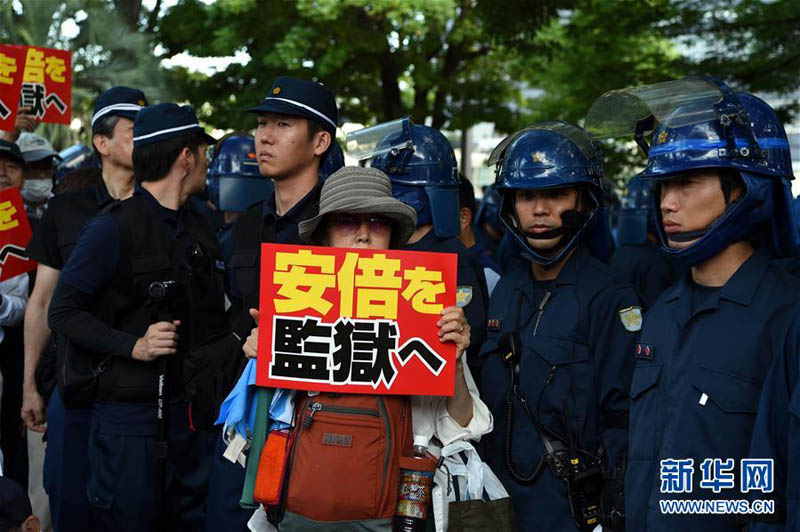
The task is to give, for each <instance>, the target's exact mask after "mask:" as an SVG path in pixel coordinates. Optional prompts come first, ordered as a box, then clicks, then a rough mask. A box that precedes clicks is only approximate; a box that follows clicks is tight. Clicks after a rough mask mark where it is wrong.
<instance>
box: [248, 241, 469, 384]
mask: <svg viewBox="0 0 800 532" xmlns="http://www.w3.org/2000/svg"><path fill="white" fill-rule="evenodd" d="M456 269H457V257H456V255H454V254H446V253H421V252H416V251H395V250H384V249H348V248H325V247H316V246H290V245H283V244H263V245H262V247H261V294H260V301H261V302H260V306H261V309H260V312H261V314H260V316H259V324H258V331H259V333H258V342H259V345H258V375H257V378H256V384H258V385H260V386H274V387H280V388H292V389H297V390H316V391H326V392H338V393H371V394H402V395H453V391H454V388H453V387H454V382H455V345H454V344H452V343H441V342H440V341H439V334H438V333H439V328H438V327H437V326H436V322H437V321H439V317H440V312H441V310H442V309H443V308H444V307H448V306H452V305H455V301H456Z"/></svg>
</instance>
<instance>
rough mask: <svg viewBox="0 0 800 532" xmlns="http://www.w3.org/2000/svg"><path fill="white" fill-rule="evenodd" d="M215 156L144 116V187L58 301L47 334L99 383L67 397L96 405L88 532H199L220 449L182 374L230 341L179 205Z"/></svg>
mask: <svg viewBox="0 0 800 532" xmlns="http://www.w3.org/2000/svg"><path fill="white" fill-rule="evenodd" d="M214 142H215V140H214V139H213V138H212V137H210V136H209V135H207V134H206V133H205V131H204V130H203V128H202V126H200V125H199V124H198V122H197V117H196V115H195V113H194V110H193V109H192V108H191V107H190V106H183V107H181V106H178V105H176V104H172V103H162V104H158V105H154V106H151V107H145V108H143V109H142V110H141V111H140V112H139V113H138V114H137V116H136V121H135V125H134V131H133V145H134V148H133V165H134V170H135V175H136V180H137V183H138V184H139V185H138V186H137V187H136V189H135V192H134V195H133V196H132V197H131V198H129V199H127V200H125V201H122V202H120V201H117V202H114V203H112V204H110V205H109V206H107V207H106V208H105V209H104V210H103V211H102V212H101V213H100V215H98V216H97V217H95V218H93V219H92V220H91V221H90V222H89V223H88V224H87V225H86V227H85V228H84V229H83V231H82V232H81V235H80V238H79V240H78V242H77V244H76V246H75V249H74V250H73V252H72V254H71V255H70V257H69V259H68V260H67V263H66V264H65V265H64V269H63V272H62V275H61V277H60V279H59V281H58V285H57V287H56V291H55V293H54V295H53V300H52V303H51V306H50V311H49V315H48V318H49V319H48V323H49V324H50V327H51V328H52V329H53V330H54V331H55V332H57V333H58V334H60V335H62V336H63V337H64V338H66V340H67V341H68V342H69V344H68V346H69V347H68V358H69V357H72V358H73V361H75V359H78V360H83V364H84V366H83V367H85V368H87V375H86V377H88V378H90V379H91V378H92V377H94V380H93V387H92V386H89V385H86V386H84V387H82V388H80V389H79V390H76V388H66V387H65V388H64V390H63V391H62V393H64V399H65V401H67V400H68V395H76V396H77V395H80V396H81V399H83V400H88V401H90V402H91V428H90V435H89V471H90V473H89V482H88V486H87V488H86V490H85V493H86V495H87V496H88V498H89V502H90V504H91V512H90V514H91V527H90V528H94V529H100V530H131V531H133V530H136V531H142V530H155V529H160V528H162V527H163V528H168V529H181V530H196V529H198V528H199V527H201V526H202V522H203V505H204V502H205V499H206V493H207V489H208V472H209V465H210V464H209V458H210V452H211V448H210V445H209V446H208V447H207V448H204V442H203V441H202V438H203V435H202V434H201V433H199V432H196V431H194V430H192V428H191V410H190V406H189V404H188V403H187V399H186V394H185V391H184V383H183V364H184V358H185V354H186V353H187V352H188V351H189V350H190V349H191V348H192V347H193V346H194V345H196V344H198V343H199V342H200V341H202V340H203V339H204V337H206V336H208V335H211V334H213V333H214V332H215V331H216V330H218V329H221V328H224V323H225V318H224V297H225V292H224V268H221V267H220V265H221V264H222V260H221V252H220V249H219V245H218V244H217V240H216V238H215V235H214V232H213V230H212V229H211V227H210V226H209V225H208V223H207V222H206V220H205V219H204V218H203V217H202V216H201V215H199V214H197V213H196V212H194V211H192V210H191V209H189V208H187V207H186V206H185V205H184V204H185V203H186V200H187V198H188V197H189V195H190V194H192V193H197V192H201V191H202V190H203V188H204V186H205V178H206V167H207V161H206V152H205V150H206V147H207V146H208V145H209V144H213V143H214ZM98 257H102V258H101V259H98ZM87 396H88V397H87Z"/></svg>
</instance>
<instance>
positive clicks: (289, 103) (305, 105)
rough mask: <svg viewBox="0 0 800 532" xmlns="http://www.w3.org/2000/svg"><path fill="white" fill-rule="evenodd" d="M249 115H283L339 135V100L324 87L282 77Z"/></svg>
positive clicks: (315, 83) (252, 108)
mask: <svg viewBox="0 0 800 532" xmlns="http://www.w3.org/2000/svg"><path fill="white" fill-rule="evenodd" d="M247 112H248V113H280V114H284V115H289V116H301V117H303V118H307V119H309V120H313V121H314V122H316V123H317V124H319V125H320V126H322V127H323V128H324V129H325V131H327V132H328V133H330V134H331V135H335V134H336V125H337V124H338V122H339V111H338V109H337V108H336V99H335V98H334V97H333V93H332V92H331V91H330V90H328V88H327V87H325V85H323V84H321V83H317V82H315V81H304V80H301V79H296V78H291V77H289V76H280V77H278V78H276V79H275V81H274V82H273V84H272V87H271V88H270V90H269V94H267V96H266V97H265V98H264V99H263V100H261V103H260V104H258V105H257V106H255V107H251V108H250V109H248V110H247Z"/></svg>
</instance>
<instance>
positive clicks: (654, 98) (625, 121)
mask: <svg viewBox="0 0 800 532" xmlns="http://www.w3.org/2000/svg"><path fill="white" fill-rule="evenodd" d="M722 98H723V94H722V92H721V91H720V89H719V88H718V87H717V86H716V85H714V84H713V83H711V82H710V81H708V80H705V79H703V78H684V79H680V80H676V81H666V82H663V83H655V84H653V85H642V86H640V87H629V88H626V89H619V90H613V91H609V92H606V93H605V94H603V95H602V96H600V97H599V98H598V99H597V100H595V102H594V103H593V104H592V107H591V108H590V109H589V112H588V114H587V115H586V123H585V127H586V130H587V131H588V132H589V133H591V134H592V136H593V137H595V138H598V139H606V138H618V137H632V136H634V135H635V134H641V135H645V136H649V135H650V134H651V133H652V132H653V128H654V126H655V124H656V123H660V124H662V125H664V126H666V127H669V128H676V127H682V126H688V125H691V124H699V123H702V122H707V121H710V120H714V119H715V118H716V117H717V110H716V108H715V106H716V105H717V104H718V103H720V102H721V101H722ZM651 118H652V119H654V121H653V120H651Z"/></svg>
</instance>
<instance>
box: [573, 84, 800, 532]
mask: <svg viewBox="0 0 800 532" xmlns="http://www.w3.org/2000/svg"><path fill="white" fill-rule="evenodd" d="M637 101H638V106H637V107H636V108H635V111H634V112H632V113H631V112H623V109H624V110H626V111H627V110H630V107H629V106H631V105H632V102H637ZM645 111H647V112H645ZM648 113H649V114H648ZM634 114H635V115H636V116H637V118H638V121H637V123H634V124H628V125H627V127H628V130H629V131H631V132H633V133H634V134H635V138H636V140H637V142H638V143H639V145H640V146H642V147H643V148H644V149H645V150H646V151H647V153H648V159H647V166H646V167H645V169H644V171H643V172H642V173H641V174H640V177H641V178H644V179H650V180H654V181H655V191H654V199H655V206H656V208H657V209H658V210H657V213H658V218H657V229H658V235H659V238H660V240H661V245H662V249H663V251H664V252H665V253H666V254H667V255H668V256H670V257H672V259H673V260H679V261H681V262H683V263H684V264H686V265H687V266H688V267H690V271H689V272H687V273H686V274H685V275H684V276H683V277H682V278H681V279H680V280H679V281H678V282H677V283H676V284H674V285H673V286H672V287H670V288H669V289H667V290H666V291H665V292H664V293H662V294H661V296H660V297H659V298H658V300H657V301H656V303H655V304H654V305H653V306H652V307H651V308H650V309H649V311H648V313H647V316H646V317H645V320H644V326H643V328H642V332H641V341H640V343H639V344H638V345H637V347H636V351H635V353H634V354H633V355H634V356H635V361H636V367H635V370H634V376H633V381H632V383H631V392H630V393H631V399H632V403H631V415H630V443H629V448H628V468H627V472H626V476H625V485H626V487H627V488H628V489H627V490H626V492H625V497H626V509H627V521H628V527H629V529H630V530H648V531H651V530H652V531H658V530H664V531H667V530H670V531H672V530H687V531H691V530H698V531H699V530H702V531H734V530H741V529H742V523H741V521H740V519H741V516H740V517H739V518H738V519H737V517H736V516H733V515H685V514H669V513H665V512H663V511H662V506H661V501H664V500H670V499H704V500H724V499H742V498H744V497H743V495H742V492H741V491H740V486H739V485H736V484H735V482H734V481H733V480H735V481H738V480H740V477H739V475H738V471H739V467H740V459H742V458H745V457H747V455H748V452H749V449H750V441H751V436H752V434H753V423H754V421H755V418H756V412H757V410H758V401H759V394H760V392H761V391H762V383H764V379H765V376H766V374H767V370H768V369H769V367H770V366H771V365H772V363H773V361H774V360H775V358H776V357H779V356H782V355H783V354H788V356H790V357H793V358H796V357H797V349H798V348H797V345H798V340H800V337H799V336H798V328H797V325H796V324H797V316H798V309H800V307H799V306H798V301H799V300H800V292H798V284H797V282H795V281H794V280H793V278H791V276H789V275H787V274H786V273H785V272H784V271H782V270H780V269H779V268H777V267H775V266H774V265H772V261H773V258H774V257H775V256H781V255H791V254H793V253H795V252H796V250H797V247H798V233H797V223H796V220H795V219H794V213H793V211H792V209H791V188H790V182H789V181H790V179H792V170H791V158H790V156H789V143H788V141H787V137H786V133H785V131H784V129H783V126H782V125H781V123H780V121H779V120H778V118H777V116H776V115H775V112H774V111H773V110H772V109H771V108H770V107H769V105H767V104H766V103H765V102H764V101H763V100H761V99H759V98H757V97H755V96H753V95H751V94H747V93H742V92H734V91H733V90H731V89H729V88H728V87H727V86H726V85H725V84H724V83H722V82H720V81H718V80H715V79H713V78H709V77H706V78H685V79H683V80H679V81H677V82H668V83H665V84H659V85H654V86H645V87H637V88H634V89H629V90H623V91H612V92H611V93H606V94H605V95H603V96H602V97H601V98H600V99H599V100H598V101H597V102H595V104H594V105H593V106H592V109H591V110H590V112H589V115H588V117H587V128H588V127H591V128H592V129H593V130H595V131H598V134H600V135H607V136H612V135H614V134H622V133H624V130H625V126H626V125H625V124H624V122H623V121H622V120H620V117H624V116H632V115H634ZM649 131H652V137H651V139H652V140H651V142H650V143H649V145H648V143H647V142H646V141H645V138H644V137H645V135H646V134H647V133H648V132H649ZM765 391H766V389H765ZM664 459H673V460H683V461H684V462H681V464H683V467H687V466H688V468H689V470H690V471H692V472H693V479H691V480H690V479H687V478H685V477H684V478H681V479H678V480H679V481H678V482H677V483H672V482H662V480H664V474H666V475H667V479H669V478H671V477H670V471H669V470H668V471H666V473H665V472H664V471H663V470H662V468H663V467H666V466H664V464H661V463H660V461H661V460H664ZM707 459H708V460H710V461H711V462H709V463H708V464H707V465H706V466H703V467H701V466H702V464H703V462H704V461H706V460H707ZM714 459H726V460H727V459H731V460H732V462H733V467H732V468H730V469H729V470H728V471H729V472H730V473H731V477H732V478H731V480H732V482H731V483H730V484H731V485H729V486H727V487H725V486H724V485H722V486H723V487H722V488H721V489H720V490H719V491H720V492H719V493H715V492H714V491H713V489H711V487H707V486H709V484H705V485H704V484H703V482H704V481H707V482H711V483H713V482H714V481H719V480H721V479H722V478H723V477H724V476H725V472H724V471H722V470H721V469H720V468H719V466H715V465H714V464H713V460H714ZM685 460H692V461H693V462H691V463H688V464H687V462H685ZM669 464H670V463H667V466H669ZM723 465H724V467H727V465H725V464H723ZM676 468H677V466H673V467H672V470H673V471H674V470H675V469H676ZM681 480H684V481H686V482H681ZM692 480H693V482H692ZM681 484H683V485H681ZM681 488H683V489H687V490H689V491H688V492H686V493H675V491H676V490H680V489H681Z"/></svg>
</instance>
